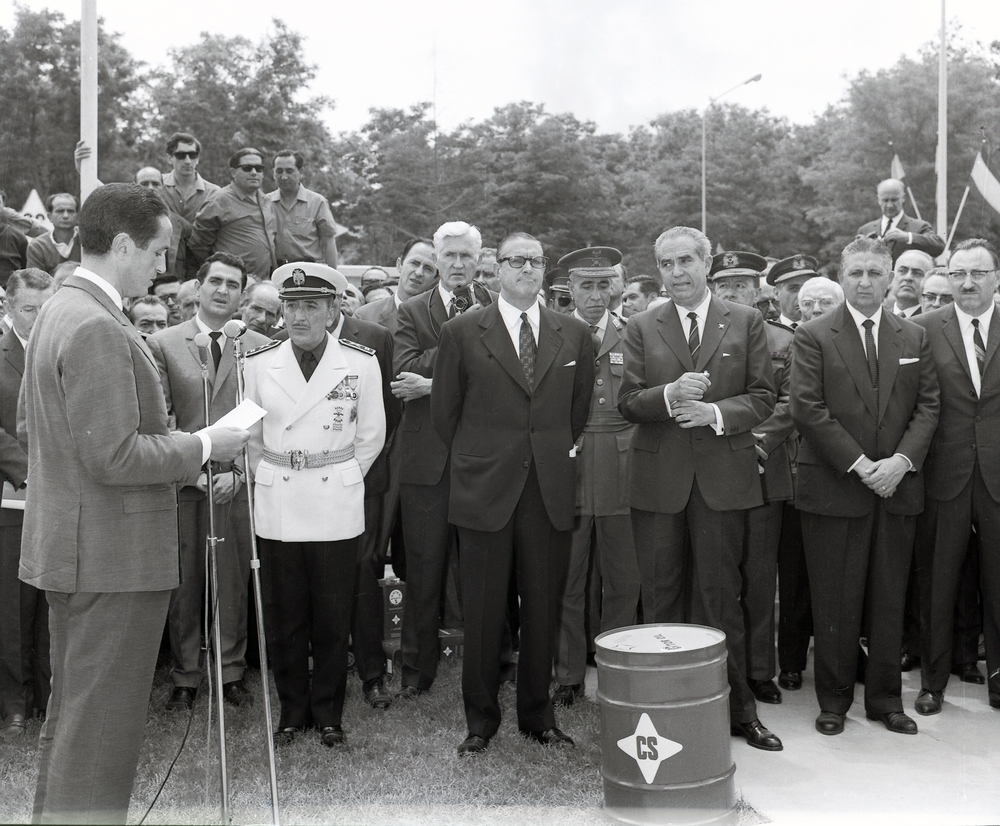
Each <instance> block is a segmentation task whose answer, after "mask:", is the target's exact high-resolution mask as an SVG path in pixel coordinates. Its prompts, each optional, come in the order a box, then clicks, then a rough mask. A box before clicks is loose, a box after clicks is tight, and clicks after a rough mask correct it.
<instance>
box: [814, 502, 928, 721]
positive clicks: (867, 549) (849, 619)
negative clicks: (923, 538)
mask: <svg viewBox="0 0 1000 826" xmlns="http://www.w3.org/2000/svg"><path fill="white" fill-rule="evenodd" d="M916 525H917V518H916V517H915V516H900V515H898V514H894V513H889V512H887V511H886V509H885V508H884V507H883V505H882V502H881V500H880V499H878V500H876V502H875V504H874V505H873V507H872V509H871V511H870V512H869V513H867V514H866V515H864V516H859V517H840V516H823V515H820V514H815V513H805V512H803V513H802V539H803V542H804V545H805V552H806V566H807V568H808V571H809V587H810V591H811V594H812V608H813V629H814V632H815V636H816V650H815V657H816V661H815V666H814V669H815V675H816V699H817V700H818V701H819V707H820V710H821V711H832V712H835V713H837V714H846V713H847V711H848V709H850V707H851V704H852V703H853V702H854V683H855V680H856V678H857V664H858V652H859V651H860V650H861V648H860V646H859V645H858V638H859V637H861V636H862V635H863V634H865V633H867V636H868V668H867V673H866V675H865V711H866V712H868V713H871V714H886V713H888V712H890V711H902V710H903V704H902V700H901V698H900V697H901V690H902V684H901V676H900V672H899V651H900V645H901V641H902V638H903V607H904V603H905V601H906V580H907V577H908V576H909V573H910V562H911V559H912V556H913V538H914V533H915V531H916ZM862 614H864V615H865V616H866V617H867V623H868V624H867V628H866V629H863V628H862Z"/></svg>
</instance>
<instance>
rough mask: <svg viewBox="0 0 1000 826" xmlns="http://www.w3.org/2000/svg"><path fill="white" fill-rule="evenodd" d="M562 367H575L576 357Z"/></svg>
mask: <svg viewBox="0 0 1000 826" xmlns="http://www.w3.org/2000/svg"><path fill="white" fill-rule="evenodd" d="M563 367H576V359H573V361H571V362H570V363H569V364H564V365H563Z"/></svg>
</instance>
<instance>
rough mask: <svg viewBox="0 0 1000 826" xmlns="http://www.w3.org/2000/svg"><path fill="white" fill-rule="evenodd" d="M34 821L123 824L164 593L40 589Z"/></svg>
mask: <svg viewBox="0 0 1000 826" xmlns="http://www.w3.org/2000/svg"><path fill="white" fill-rule="evenodd" d="M47 597H48V603H49V611H50V613H49V629H50V632H51V637H52V695H51V697H50V698H49V706H48V713H47V715H46V718H45V725H44V726H43V727H42V735H41V738H40V740H39V747H40V748H39V752H40V760H39V769H38V786H37V788H36V790H35V809H34V817H33V820H34V822H36V823H125V820H126V817H127V815H128V804H129V797H130V796H131V794H132V784H133V782H134V780H135V770H136V766H137V765H138V761H139V750H140V749H141V747H142V741H143V734H144V731H145V724H146V714H147V711H148V708H149V693H150V690H151V688H152V684H153V671H154V669H155V667H156V655H157V652H158V650H159V647H160V638H161V636H162V634H163V624H164V622H165V621H166V618H167V606H168V604H169V603H170V591H125V592H121V593H110V594H107V593H102V594H92V593H75V594H61V593H56V592H52V591H50V592H48V593H47Z"/></svg>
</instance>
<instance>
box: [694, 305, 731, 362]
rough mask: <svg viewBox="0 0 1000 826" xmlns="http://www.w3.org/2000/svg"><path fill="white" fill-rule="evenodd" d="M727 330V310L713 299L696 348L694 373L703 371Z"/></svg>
mask: <svg viewBox="0 0 1000 826" xmlns="http://www.w3.org/2000/svg"><path fill="white" fill-rule="evenodd" d="M728 329H729V308H728V307H727V306H726V305H725V303H723V302H722V301H719V300H717V299H715V298H714V297H713V298H712V300H711V301H710V302H709V304H708V313H707V314H706V315H705V332H704V335H702V337H701V347H699V348H698V362H697V364H695V366H694V369H695V370H696V371H699V372H700V371H702V370H704V369H705V365H706V364H708V360H709V359H710V358H711V357H712V356H713V355H714V354H715V351H716V350H718V349H719V345H720V344H721V343H722V337H723V336H724V335H725V334H726V330H728Z"/></svg>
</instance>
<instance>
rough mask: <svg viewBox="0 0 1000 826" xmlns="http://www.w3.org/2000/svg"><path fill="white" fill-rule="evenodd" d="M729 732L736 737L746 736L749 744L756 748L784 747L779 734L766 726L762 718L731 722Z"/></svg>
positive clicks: (780, 748)
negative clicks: (744, 721) (770, 730)
mask: <svg viewBox="0 0 1000 826" xmlns="http://www.w3.org/2000/svg"><path fill="white" fill-rule="evenodd" d="M729 732H730V734H733V735H734V736H736V737H744V738H746V741H747V745H749V746H753V747H754V748H755V749H763V750H764V751H781V750H782V749H783V748H784V746H783V745H781V741H780V740H779V739H778V737H777V735H774V734H772V733H771V732H769V731H768V730H767V729H766V728H764V724H763V723H761V721H760V720H751V721H750V722H749V723H731V724H730V726H729Z"/></svg>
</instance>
